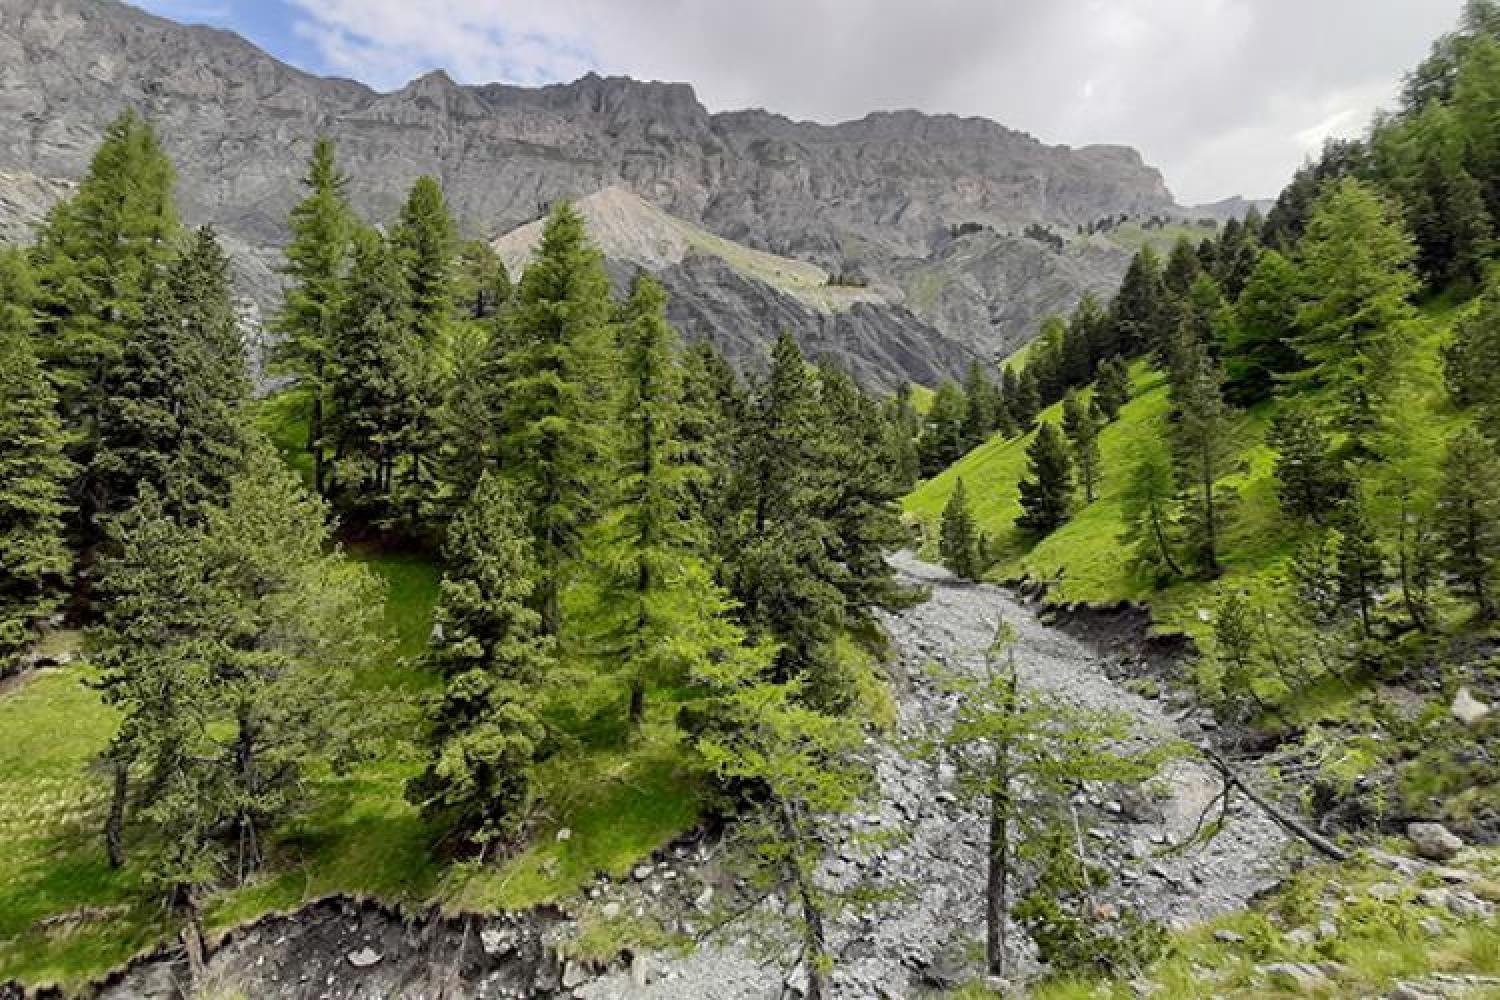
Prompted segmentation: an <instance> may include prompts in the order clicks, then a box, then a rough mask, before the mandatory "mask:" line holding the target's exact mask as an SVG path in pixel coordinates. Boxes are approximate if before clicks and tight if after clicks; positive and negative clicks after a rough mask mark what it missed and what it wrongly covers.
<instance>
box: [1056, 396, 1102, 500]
mask: <svg viewBox="0 0 1500 1000" xmlns="http://www.w3.org/2000/svg"><path fill="white" fill-rule="evenodd" d="M1063 433H1065V434H1066V435H1067V436H1068V443H1069V444H1070V445H1071V446H1072V448H1073V467H1074V468H1075V469H1076V470H1077V472H1078V485H1079V486H1082V487H1083V497H1084V502H1085V503H1093V502H1094V500H1095V499H1096V496H1097V493H1098V488H1099V479H1100V475H1101V470H1100V468H1099V461H1100V457H1099V416H1098V413H1097V411H1096V410H1095V409H1094V407H1093V406H1091V405H1088V404H1085V403H1084V402H1083V400H1082V399H1081V398H1080V397H1079V396H1078V394H1077V393H1076V392H1071V391H1070V392H1069V393H1068V395H1067V396H1065V397H1064V398H1063Z"/></svg>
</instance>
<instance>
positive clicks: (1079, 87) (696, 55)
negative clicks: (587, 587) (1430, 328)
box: [148, 0, 1461, 202]
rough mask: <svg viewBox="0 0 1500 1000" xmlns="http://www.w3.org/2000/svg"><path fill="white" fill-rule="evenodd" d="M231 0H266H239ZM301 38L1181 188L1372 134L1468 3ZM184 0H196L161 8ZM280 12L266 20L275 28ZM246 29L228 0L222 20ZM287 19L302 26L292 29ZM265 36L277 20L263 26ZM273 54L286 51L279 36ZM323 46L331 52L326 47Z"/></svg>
mask: <svg viewBox="0 0 1500 1000" xmlns="http://www.w3.org/2000/svg"><path fill="white" fill-rule="evenodd" d="M229 2H230V8H231V11H232V9H233V8H234V7H239V6H243V5H244V4H246V3H251V4H254V3H260V2H263V0H229ZM274 2H276V3H277V4H278V5H283V6H284V7H285V9H286V10H287V11H289V12H290V21H291V24H290V26H289V29H288V30H289V31H290V36H289V37H288V38H287V39H286V44H285V45H284V46H282V48H283V50H284V51H287V52H292V53H294V58H295V54H302V55H303V58H302V59H300V60H298V61H302V62H304V63H305V62H309V61H311V62H315V63H317V64H318V65H314V66H309V68H311V69H316V70H318V71H321V72H333V73H339V74H343V75H348V76H352V77H355V78H356V79H360V80H363V81H365V82H367V83H369V84H371V85H372V86H376V87H379V88H381V89H391V88H394V87H398V86H400V85H401V84H403V83H405V82H406V81H407V80H409V79H411V78H412V77H414V76H417V75H419V74H420V73H422V72H425V71H427V70H430V69H434V68H438V67H442V68H445V69H447V70H448V71H449V72H450V73H451V74H452V75H453V76H454V78H455V79H458V80H460V81H461V82H465V83H483V82H489V81H493V80H501V81H506V82H514V83H524V84H538V83H547V82H553V81H559V80H571V79H574V78H576V77H578V76H579V75H581V74H583V73H584V72H586V71H588V70H591V69H592V70H597V71H598V72H601V73H605V74H609V73H622V74H628V75H631V76H635V77H638V78H644V79H662V80H683V81H687V82H690V83H692V84H693V85H694V87H695V88H696V89H697V91H698V95H699V98H700V99H701V100H702V101H703V102H704V103H705V104H706V105H707V106H708V107H709V108H710V109H711V110H716V111H717V110H726V109H732V108H743V107H764V108H767V109H769V110H772V111H778V112H781V113H783V114H787V115H790V116H791V117H794V118H808V119H813V120H817V121H825V122H831V121H839V120H844V119H849V118H858V117H861V116H863V115H864V114H865V113H867V112H868V111H871V110H874V109H886V108H918V109H921V110H923V111H931V112H954V113H957V114H964V115H984V116H986V117H989V118H993V119H995V120H997V121H1000V122H1002V123H1004V124H1006V125H1009V126H1011V127H1013V128H1018V129H1022V130H1024V131H1027V132H1030V133H1031V134H1033V135H1035V136H1037V137H1038V138H1040V139H1042V140H1043V141H1046V142H1052V143H1069V144H1072V145H1083V144H1087V143H1093V142H1118V143H1125V144H1128V145H1132V146H1135V147H1137V148H1138V149H1140V150H1141V151H1142V153H1143V155H1145V157H1146V159H1147V160H1148V161H1149V162H1151V163H1153V164H1155V165H1157V166H1159V167H1160V168H1161V169H1162V170H1163V172H1164V173H1165V174H1166V177H1167V182H1168V184H1169V185H1170V186H1171V187H1172V190H1173V191H1174V192H1175V193H1176V194H1177V196H1178V197H1179V199H1181V200H1183V201H1184V202H1200V201H1210V200H1216V199H1218V198H1223V197H1227V196H1229V195H1232V194H1245V195H1248V196H1252V197H1259V196H1269V195H1272V194H1274V193H1275V192H1276V191H1277V190H1278V189H1279V188H1280V187H1281V185H1282V184H1283V183H1284V182H1285V181H1286V179H1287V178H1288V177H1289V176H1290V174H1291V171H1292V170H1293V169H1295V168H1296V166H1297V165H1298V164H1299V163H1300V162H1301V161H1302V160H1303V158H1304V157H1305V156H1306V155H1307V154H1308V153H1309V152H1310V151H1313V150H1316V149H1317V147H1319V146H1320V145H1321V144H1322V142H1323V140H1324V139H1325V138H1327V137H1329V136H1331V135H1352V134H1357V133H1359V132H1360V131H1362V130H1363V128H1364V126H1365V124H1366V123H1367V122H1368V120H1369V118H1370V115H1371V113H1372V112H1373V111H1374V110H1375V109H1376V108H1378V107H1380V106H1383V105H1388V104H1389V103H1390V101H1391V100H1392V98H1393V96H1394V94H1395V92H1396V89H1397V87H1398V86H1399V82H1400V78H1401V75H1402V74H1403V73H1404V72H1405V71H1406V70H1408V69H1410V68H1411V67H1412V66H1413V65H1415V64H1416V62H1417V61H1418V60H1419V59H1421V57H1422V56H1423V55H1424V54H1425V53H1426V51H1427V47H1428V45H1429V44H1430V43H1431V41H1432V39H1433V38H1435V37H1436V36H1437V35H1439V34H1440V33H1442V32H1444V31H1446V30H1448V29H1450V28H1451V27H1452V26H1453V25H1454V24H1455V23H1456V21H1457V19H1458V11H1459V8H1460V6H1461V0H881V2H875V0H274ZM148 5H152V6H154V7H156V8H157V9H161V10H163V12H166V13H171V12H172V11H171V8H172V7H173V6H179V7H190V6H193V3H192V0H175V2H174V0H160V2H158V3H156V4H149V0H148ZM257 13H260V14H262V16H260V17H257V18H256V20H259V21H261V23H262V25H263V24H264V20H265V19H264V16H263V13H264V9H262V11H260V12H257ZM212 20H215V21H216V22H219V23H226V24H228V26H231V27H234V26H235V22H236V20H237V18H236V17H235V16H234V14H233V13H232V12H231V13H229V14H227V15H226V16H223V17H215V18H212ZM283 27H285V26H283ZM261 33H262V34H264V31H262V32H261ZM273 50H274V47H273ZM308 54H311V55H312V58H311V59H309V58H307V55H308Z"/></svg>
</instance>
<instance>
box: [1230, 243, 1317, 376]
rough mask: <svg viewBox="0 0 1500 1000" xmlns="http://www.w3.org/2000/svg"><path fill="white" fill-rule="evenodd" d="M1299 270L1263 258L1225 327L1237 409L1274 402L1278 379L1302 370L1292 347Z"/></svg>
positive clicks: (1270, 254) (1276, 257) (1273, 256)
mask: <svg viewBox="0 0 1500 1000" xmlns="http://www.w3.org/2000/svg"><path fill="white" fill-rule="evenodd" d="M1297 280H1298V278H1297V269H1296V267H1295V266H1293V264H1292V262H1291V261H1289V260H1287V259H1286V258H1285V257H1283V256H1282V255H1281V254H1280V253H1278V252H1276V251H1275V250H1267V251H1266V252H1265V253H1263V254H1261V256H1260V259H1259V261H1258V262H1257V263H1256V265H1255V270H1254V271H1253V272H1251V274H1250V276H1249V278H1248V280H1247V281H1246V283H1245V286H1244V291H1243V292H1242V293H1241V295H1240V297H1239V301H1238V302H1236V303H1235V307H1234V310H1233V312H1232V313H1231V314H1230V316H1229V317H1228V322H1227V323H1226V324H1225V325H1224V333H1225V336H1224V344H1223V352H1224V368H1225V380H1224V390H1225V394H1226V395H1227V396H1228V397H1229V398H1230V399H1232V400H1233V401H1234V402H1236V403H1240V404H1246V405H1248V404H1251V403H1258V402H1260V401H1261V400H1263V399H1267V398H1269V397H1270V395H1271V393H1272V391H1273V390H1274V389H1275V387H1276V382H1277V380H1278V379H1279V378H1281V377H1284V376H1286V375H1289V374H1291V373H1293V372H1295V371H1297V370H1298V369H1299V368H1301V367H1302V359H1301V356H1300V355H1298V353H1297V351H1296V350H1295V349H1294V348H1293V347H1292V344H1291V339H1290V338H1291V337H1292V335H1293V333H1294V332H1295V330H1296V324H1297V310H1298V291H1297Z"/></svg>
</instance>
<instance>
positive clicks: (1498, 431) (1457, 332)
mask: <svg viewBox="0 0 1500 1000" xmlns="http://www.w3.org/2000/svg"><path fill="white" fill-rule="evenodd" d="M1443 375H1444V378H1445V380H1446V382H1447V385H1448V393H1449V395H1451V396H1452V397H1453V400H1454V402H1456V403H1458V404H1459V405H1460V406H1472V407H1475V408H1476V409H1477V411H1478V417H1479V426H1480V428H1481V429H1482V430H1483V431H1484V432H1485V433H1486V434H1488V435H1489V437H1490V438H1491V440H1496V441H1500V281H1492V282H1491V283H1490V285H1489V286H1488V287H1487V288H1486V290H1485V293H1484V294H1483V295H1482V296H1480V298H1479V301H1478V302H1477V303H1476V304H1475V305H1474V306H1473V307H1472V309H1471V310H1470V311H1469V312H1468V313H1466V314H1465V315H1463V316H1462V318H1460V319H1459V321H1458V322H1457V323H1455V324H1454V335H1453V342H1452V343H1451V344H1449V345H1448V346H1447V347H1445V348H1444V350H1443Z"/></svg>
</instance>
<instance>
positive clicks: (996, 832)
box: [984, 778, 1010, 977]
mask: <svg viewBox="0 0 1500 1000" xmlns="http://www.w3.org/2000/svg"><path fill="white" fill-rule="evenodd" d="M1003 780H1007V781H1008V780H1009V779H1008V778H1006V779H1003ZM1009 818H1010V796H1009V795H1008V794H1006V793H1002V792H995V793H993V794H991V796H990V864H989V876H988V879H987V880H986V883H985V904H986V905H985V911H984V917H985V925H984V930H985V935H984V950H985V959H986V964H987V965H988V967H989V970H990V975H992V976H1000V977H1004V975H1005V958H1006V953H1007V952H1008V951H1009V944H1010V942H1009V941H1008V939H1007V937H1008V935H1007V932H1008V926H1007V917H1008V915H1009V913H1010V886H1009V883H1010V830H1009V827H1010V824H1009V822H1008V820H1009Z"/></svg>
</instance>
